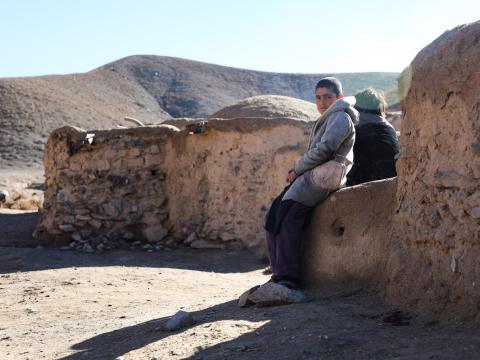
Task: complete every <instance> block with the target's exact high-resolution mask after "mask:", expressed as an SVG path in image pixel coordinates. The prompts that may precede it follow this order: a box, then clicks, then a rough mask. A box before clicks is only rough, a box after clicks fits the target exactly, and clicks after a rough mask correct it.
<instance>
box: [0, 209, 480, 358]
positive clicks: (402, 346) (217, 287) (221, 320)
mask: <svg viewBox="0 0 480 360" xmlns="http://www.w3.org/2000/svg"><path fill="white" fill-rule="evenodd" d="M2 217H4V215H0V219H2ZM0 225H1V221H0ZM263 267H264V264H262V263H260V262H258V261H257V260H255V259H254V258H253V257H252V256H251V255H250V254H249V253H247V252H222V251H218V250H208V251H207V250H203V251H200V250H191V249H176V250H172V251H162V252H153V253H147V252H142V251H127V250H117V251H111V252H108V253H104V254H83V253H76V252H73V251H62V250H58V249H43V248H15V247H0V274H1V275H0V358H1V359H15V360H16V359H148V360H151V359H256V360H258V359H276V360H277V359H478V358H479V353H480V335H479V334H480V333H479V332H478V328H477V327H474V326H473V325H465V324H451V323H448V324H447V323H441V322H438V321H435V320H434V319H433V320H432V319H426V318H422V317H419V316H415V315H413V314H411V313H408V312H405V311H404V312H400V311H395V309H392V308H389V307H387V306H385V305H383V304H382V303H381V302H380V301H379V300H377V298H376V296H375V295H374V294H372V293H371V292H369V291H367V290H365V289H352V288H350V289H347V288H341V287H339V288H337V289H332V288H328V289H316V290H313V291H314V292H315V294H316V296H317V298H316V300H315V301H313V302H311V303H307V304H298V305H288V306H277V307H270V308H255V307H253V308H244V309H242V308H239V307H237V304H236V298H237V297H238V296H239V295H240V294H241V293H242V292H243V291H244V290H245V289H248V288H249V287H251V286H253V285H255V284H259V283H262V282H265V281H266V280H267V279H268V276H267V275H264V274H263V271H262V270H263ZM178 310H184V311H188V312H191V313H192V315H193V317H194V320H195V323H194V324H193V325H192V326H190V327H189V328H186V329H183V330H180V331H176V332H168V331H165V330H164V328H163V325H164V324H165V322H166V321H167V320H168V318H169V317H171V316H172V315H173V314H175V313H176V312H177V311H178ZM399 325H401V326H399Z"/></svg>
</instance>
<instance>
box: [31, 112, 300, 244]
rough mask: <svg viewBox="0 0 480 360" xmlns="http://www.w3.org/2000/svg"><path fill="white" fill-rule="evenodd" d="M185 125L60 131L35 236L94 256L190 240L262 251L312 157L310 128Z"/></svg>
mask: <svg viewBox="0 0 480 360" xmlns="http://www.w3.org/2000/svg"><path fill="white" fill-rule="evenodd" d="M176 123H177V124H182V125H184V126H185V125H186V129H185V130H182V131H179V130H178V129H177V128H175V127H173V126H169V125H164V126H159V127H143V128H130V129H117V130H110V131H92V132H85V131H83V130H81V129H77V128H72V127H64V128H60V129H57V130H55V131H54V132H53V133H52V134H51V136H50V138H49V141H48V144H47V147H46V151H45V156H44V165H45V174H46V190H45V203H44V208H43V211H42V220H41V222H40V224H39V226H38V228H37V230H36V233H35V236H36V237H37V238H38V239H42V240H43V241H45V242H52V241H53V242H54V243H57V244H69V243H70V242H71V246H73V247H75V248H78V249H80V250H84V251H89V252H90V251H95V250H96V249H99V250H100V251H101V250H103V249H108V248H112V247H116V246H118V245H119V244H121V243H138V242H141V244H142V245H143V244H145V247H146V248H150V247H152V248H155V246H172V245H174V244H176V243H179V242H184V243H188V244H190V245H191V246H192V247H197V248H201V247H218V248H224V247H247V248H253V249H255V250H257V251H258V252H260V253H262V252H263V251H264V235H263V231H262V225H263V221H264V216H265V213H266V211H267V207H268V206H269V204H270V202H271V200H272V199H273V197H274V196H275V195H276V194H277V193H278V192H279V191H281V189H282V188H283V186H284V179H285V174H286V172H287V171H288V169H289V168H290V167H291V165H292V164H293V162H294V160H295V159H296V158H297V157H298V156H299V155H300V154H301V153H302V152H303V151H304V147H305V146H306V142H307V133H308V131H306V123H304V122H302V121H297V120H294V119H232V120H215V119H210V120H208V122H201V121H198V120H197V121H196V122H195V123H192V122H189V121H187V120H183V121H178V122H176ZM195 124H198V125H195Z"/></svg>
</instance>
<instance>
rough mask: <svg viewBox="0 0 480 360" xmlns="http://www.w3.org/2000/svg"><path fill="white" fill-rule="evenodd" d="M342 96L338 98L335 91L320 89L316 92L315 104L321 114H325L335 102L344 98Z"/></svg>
mask: <svg viewBox="0 0 480 360" xmlns="http://www.w3.org/2000/svg"><path fill="white" fill-rule="evenodd" d="M342 97H343V96H342V95H339V96H337V94H335V92H334V91H332V90H330V89H327V88H323V87H320V88H318V89H317V90H316V91H315V100H316V101H315V102H316V104H317V109H318V112H319V113H320V114H323V113H324V112H325V111H327V109H328V108H329V107H330V106H331V105H332V104H333V103H334V102H335V100H337V99H340V98H342Z"/></svg>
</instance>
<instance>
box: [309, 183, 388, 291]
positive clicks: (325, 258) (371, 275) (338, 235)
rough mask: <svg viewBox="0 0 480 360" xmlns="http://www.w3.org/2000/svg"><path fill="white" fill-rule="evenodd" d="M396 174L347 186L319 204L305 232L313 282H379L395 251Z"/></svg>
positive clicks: (310, 279) (310, 278)
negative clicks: (389, 255)
mask: <svg viewBox="0 0 480 360" xmlns="http://www.w3.org/2000/svg"><path fill="white" fill-rule="evenodd" d="M395 191H396V178H392V179H386V180H379V181H373V182H369V183H366V184H361V185H357V186H353V187H349V188H344V189H341V190H339V191H337V192H336V193H335V194H333V195H332V196H330V197H329V198H328V199H327V200H326V201H325V202H323V203H322V204H321V205H319V206H318V207H317V208H316V209H315V211H314V213H313V216H312V220H311V225H310V227H309V231H308V233H307V236H306V238H305V242H304V248H303V260H304V261H303V264H304V269H303V271H304V274H305V278H306V280H307V281H308V282H309V283H310V284H317V285H318V284H322V283H326V282H327V283H328V282H339V283H345V282H353V283H367V284H375V285H378V283H379V280H380V279H381V277H382V276H381V275H382V274H383V272H384V268H385V255H386V254H387V253H388V252H389V251H390V248H389V245H390V243H389V238H390V236H391V226H390V224H391V221H392V215H393V213H394V207H395Z"/></svg>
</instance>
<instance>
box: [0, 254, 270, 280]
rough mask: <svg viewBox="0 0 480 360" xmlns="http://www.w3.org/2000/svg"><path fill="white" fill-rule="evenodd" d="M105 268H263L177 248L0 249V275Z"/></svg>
mask: <svg viewBox="0 0 480 360" xmlns="http://www.w3.org/2000/svg"><path fill="white" fill-rule="evenodd" d="M226 259H228V261H226ZM104 266H127V267H150V268H172V269H185V270H195V271H207V272H217V273H242V272H250V271H254V270H258V269H262V268H264V267H265V266H266V265H265V264H264V263H262V262H260V261H259V260H257V259H256V258H255V257H254V256H253V254H251V253H250V252H248V251H245V250H238V251H226V250H212V249H210V250H198V249H191V248H180V249H175V250H174V251H166V250H160V251H155V252H151V253H148V252H145V251H141V250H111V251H106V252H104V253H100V254H97V253H94V254H85V253H80V252H76V251H73V250H59V249H56V248H43V249H38V248H16V247H0V274H8V273H13V272H17V271H37V270H47V269H62V268H69V267H104Z"/></svg>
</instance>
